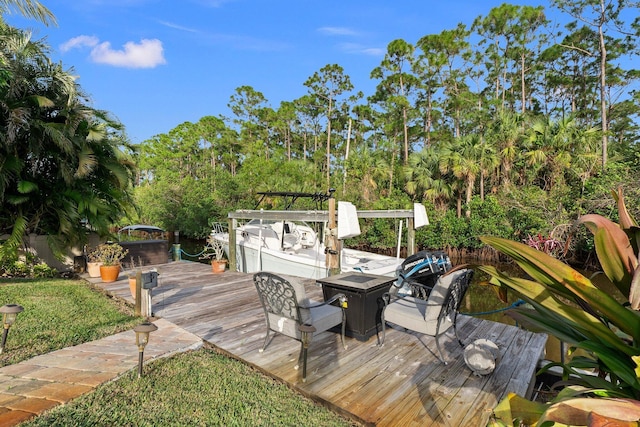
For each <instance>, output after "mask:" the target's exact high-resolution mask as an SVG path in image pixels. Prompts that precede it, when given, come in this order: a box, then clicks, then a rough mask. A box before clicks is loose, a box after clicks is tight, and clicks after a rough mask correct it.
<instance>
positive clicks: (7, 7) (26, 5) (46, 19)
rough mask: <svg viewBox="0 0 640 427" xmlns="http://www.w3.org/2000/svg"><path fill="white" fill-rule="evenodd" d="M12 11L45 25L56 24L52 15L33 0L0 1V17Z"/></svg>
mask: <svg viewBox="0 0 640 427" xmlns="http://www.w3.org/2000/svg"><path fill="white" fill-rule="evenodd" d="M12 9H15V10H17V11H18V12H20V14H22V15H24V16H25V17H27V18H33V19H36V20H38V21H40V22H42V23H43V24H45V25H49V24H53V25H57V24H56V18H55V16H53V13H51V11H50V10H49V9H47V8H46V7H45V6H44V5H43V4H41V3H40V2H39V1H35V0H0V15H5V14H7V13H10V12H11V10H12Z"/></svg>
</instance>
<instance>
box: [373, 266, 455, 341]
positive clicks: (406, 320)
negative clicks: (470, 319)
mask: <svg viewBox="0 0 640 427" xmlns="http://www.w3.org/2000/svg"><path fill="white" fill-rule="evenodd" d="M465 272H466V270H458V271H455V272H453V273H451V274H447V275H445V276H440V277H439V278H438V281H437V282H436V284H435V286H434V287H433V290H432V291H431V293H430V294H429V299H428V300H427V301H424V300H421V299H417V298H413V297H404V298H401V299H397V300H394V301H393V302H391V303H390V304H389V305H387V307H386V308H385V310H384V320H385V321H386V322H390V323H394V324H396V325H398V326H401V327H403V328H406V329H410V330H412V331H416V332H420V333H423V334H426V335H431V336H435V334H436V331H438V332H439V333H444V332H446V331H447V330H448V329H449V328H450V327H451V325H452V322H451V319H450V318H449V317H448V316H447V317H445V318H444V319H442V322H441V324H440V329H439V330H438V316H439V315H440V311H441V310H442V304H443V303H444V302H445V298H446V297H447V293H448V290H449V287H450V286H451V284H452V283H453V281H454V280H456V279H457V278H458V277H459V276H460V275H462V274H464V273H465Z"/></svg>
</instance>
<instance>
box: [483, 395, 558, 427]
mask: <svg viewBox="0 0 640 427" xmlns="http://www.w3.org/2000/svg"><path fill="white" fill-rule="evenodd" d="M548 407H549V405H547V404H544V403H539V402H531V401H529V400H527V399H525V398H523V397H520V396H518V395H517V394H515V393H509V394H508V395H507V397H505V398H504V399H502V401H501V402H500V403H498V405H497V406H496V407H495V409H494V410H493V415H494V416H495V417H496V418H497V419H498V420H500V421H502V422H503V423H505V424H506V425H508V426H513V420H514V419H519V420H521V421H522V422H524V423H525V424H526V425H532V424H535V422H536V420H538V418H540V416H541V415H542V414H543V413H544V412H545V411H546V410H547V408H548Z"/></svg>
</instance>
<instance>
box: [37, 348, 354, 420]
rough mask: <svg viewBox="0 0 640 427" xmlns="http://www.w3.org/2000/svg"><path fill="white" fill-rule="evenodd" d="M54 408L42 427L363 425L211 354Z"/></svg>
mask: <svg viewBox="0 0 640 427" xmlns="http://www.w3.org/2000/svg"><path fill="white" fill-rule="evenodd" d="M145 369H146V371H147V372H146V373H145V375H144V376H142V378H137V376H136V375H135V373H131V374H128V375H125V376H124V377H122V378H120V379H119V380H118V381H115V382H112V383H109V384H105V385H102V386H100V387H98V389H96V391H95V392H93V393H91V394H88V395H85V396H82V397H80V398H78V399H75V400H74V401H73V402H71V403H69V404H67V405H64V406H60V407H57V408H54V409H53V410H51V411H49V412H48V413H47V414H45V415H42V416H40V417H38V418H36V419H34V420H33V421H31V422H27V423H25V424H24V426H25V427H36V426H47V427H50V426H80V425H82V426H86V425H91V426H113V425H131V426H159V425H163V426H193V425H202V426H205V425H207V426H223V425H224V426H244V425H251V426H293V425H312V426H349V425H355V424H354V423H351V422H349V421H347V420H345V419H344V418H342V417H340V416H339V415H336V414H334V413H332V412H331V411H329V410H328V409H326V408H323V407H320V406H318V405H316V404H315V403H313V402H311V401H310V400H308V399H305V398H304V397H302V396H300V395H298V394H296V393H295V392H294V391H293V390H291V389H290V388H288V387H287V386H286V385H284V384H281V383H277V382H275V381H273V380H272V379H269V378H267V377H265V376H263V375H261V374H259V373H257V372H256V371H254V370H253V369H251V368H250V367H248V366H246V365H245V364H243V363H241V362H239V361H236V360H233V359H230V358H228V357H226V356H222V355H219V354H216V353H215V352H213V351H211V350H205V349H203V350H199V351H195V352H190V353H183V354H179V355H176V356H174V357H171V358H169V359H161V360H157V361H154V362H153V363H150V364H148V365H146V367H145Z"/></svg>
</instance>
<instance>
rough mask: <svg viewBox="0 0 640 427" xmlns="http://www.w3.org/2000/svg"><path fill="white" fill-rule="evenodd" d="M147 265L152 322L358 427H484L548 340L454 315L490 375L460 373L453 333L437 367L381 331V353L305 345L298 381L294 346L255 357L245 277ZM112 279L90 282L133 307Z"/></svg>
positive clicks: (255, 328) (414, 342)
mask: <svg viewBox="0 0 640 427" xmlns="http://www.w3.org/2000/svg"><path fill="white" fill-rule="evenodd" d="M156 268H157V269H158V271H159V273H160V276H159V286H158V288H155V289H154V290H153V299H152V303H153V310H154V315H155V316H157V317H162V318H165V319H167V320H169V321H171V322H173V323H174V324H176V325H178V326H180V327H182V328H184V329H186V330H188V331H189V332H192V333H194V334H196V335H198V336H200V337H202V339H203V340H205V341H207V342H208V343H210V344H212V345H213V346H215V347H216V348H218V349H219V350H220V351H221V352H223V353H226V354H228V355H230V356H232V357H234V358H237V359H240V360H242V361H244V362H246V363H248V364H250V365H252V366H254V367H256V368H257V369H259V370H261V371H263V372H264V373H266V374H267V375H269V376H271V377H274V378H276V379H279V380H281V381H283V382H285V383H287V384H288V385H289V386H291V387H292V388H293V389H295V390H297V391H298V392H300V393H301V394H303V395H305V396H307V397H309V398H311V399H313V400H315V401H317V402H320V403H322V404H324V405H326V406H328V407H330V408H331V409H333V410H334V411H336V412H339V413H341V414H343V415H345V416H347V417H349V418H351V419H353V420H355V421H356V422H358V423H361V424H364V425H378V426H398V425H402V426H411V425H420V426H456V427H457V426H485V425H486V423H487V421H488V419H489V416H490V414H491V411H492V409H493V408H494V407H495V406H496V404H497V403H498V402H499V401H500V400H501V399H502V397H503V396H505V395H506V394H507V393H508V392H515V393H518V394H520V395H526V394H527V393H528V391H529V390H530V385H531V383H532V378H533V374H534V371H535V368H536V363H537V361H538V359H539V358H540V357H541V356H542V353H543V351H544V346H545V342H546V339H547V337H546V335H543V334H533V333H530V332H526V331H523V330H520V329H518V328H516V327H513V326H508V325H504V324H501V323H495V322H490V321H486V320H479V319H475V318H471V317H467V316H460V317H459V318H458V319H459V323H458V325H459V333H460V336H461V337H462V338H463V341H465V343H470V342H472V341H473V340H475V339H478V338H486V339H489V340H491V341H493V342H495V343H496V344H497V345H498V347H499V348H500V353H501V357H500V359H499V360H498V363H497V367H496V370H495V371H494V372H493V373H492V374H491V375H488V376H483V377H479V376H475V375H473V374H472V372H471V371H470V370H469V369H468V368H467V367H466V365H465V363H464V359H463V356H462V349H461V348H460V346H459V345H458V343H457V341H456V340H455V338H453V337H452V335H453V334H452V333H447V335H446V336H445V337H444V338H442V339H441V343H444V346H443V351H444V353H445V357H446V358H447V360H448V362H449V363H448V364H447V365H443V364H442V363H440V362H439V361H438V359H437V358H436V357H435V355H434V353H433V352H435V351H436V350H435V341H434V340H433V339H431V338H428V337H422V338H421V339H422V342H421V341H420V340H419V339H418V336H417V335H413V334H411V333H408V332H405V331H404V330H400V329H394V328H387V338H386V342H385V345H384V346H383V347H379V346H378V345H377V338H376V337H375V336H373V337H371V338H370V339H369V340H368V341H367V342H360V341H358V340H355V339H350V338H347V345H348V349H347V350H344V349H343V348H342V346H341V345H340V335H339V334H336V333H332V332H326V333H323V334H321V335H319V336H317V337H314V340H313V342H312V343H311V346H310V348H309V359H308V368H307V369H308V372H307V382H306V383H303V382H302V377H301V375H302V373H301V370H300V371H297V370H294V365H295V364H296V361H297V357H298V351H299V344H298V342H296V341H294V340H292V339H290V338H287V337H284V336H282V335H277V336H276V337H275V338H274V339H273V340H272V341H271V344H270V345H269V347H267V349H266V350H265V351H264V352H263V353H260V352H258V350H259V349H260V348H261V347H262V344H263V341H264V336H265V329H266V328H265V321H264V313H263V311H262V307H261V306H260V303H259V301H258V297H257V293H256V290H255V287H254V285H253V282H252V275H250V274H245V273H236V272H225V273H223V274H213V273H211V266H209V265H205V264H199V263H193V262H186V261H182V262H172V263H169V264H162V265H158V266H156ZM120 277H121V280H119V281H117V282H115V283H111V284H105V283H101V282H100V280H99V279H97V280H95V279H92V282H94V283H95V284H96V285H98V286H100V287H102V288H103V289H105V290H106V291H108V292H109V293H111V294H114V295H116V296H119V297H122V298H125V299H127V300H129V301H132V298H131V295H130V292H129V288H128V281H127V280H126V276H125V275H124V274H122V275H121V276H120ZM307 290H308V292H309V294H310V295H311V296H314V297H316V298H317V299H322V291H321V288H320V287H318V286H316V285H315V284H314V282H313V281H309V284H308V286H307ZM151 341H153V338H152V340H151ZM422 343H424V344H425V345H426V346H427V347H425V345H423V344H422ZM151 345H152V344H151Z"/></svg>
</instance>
